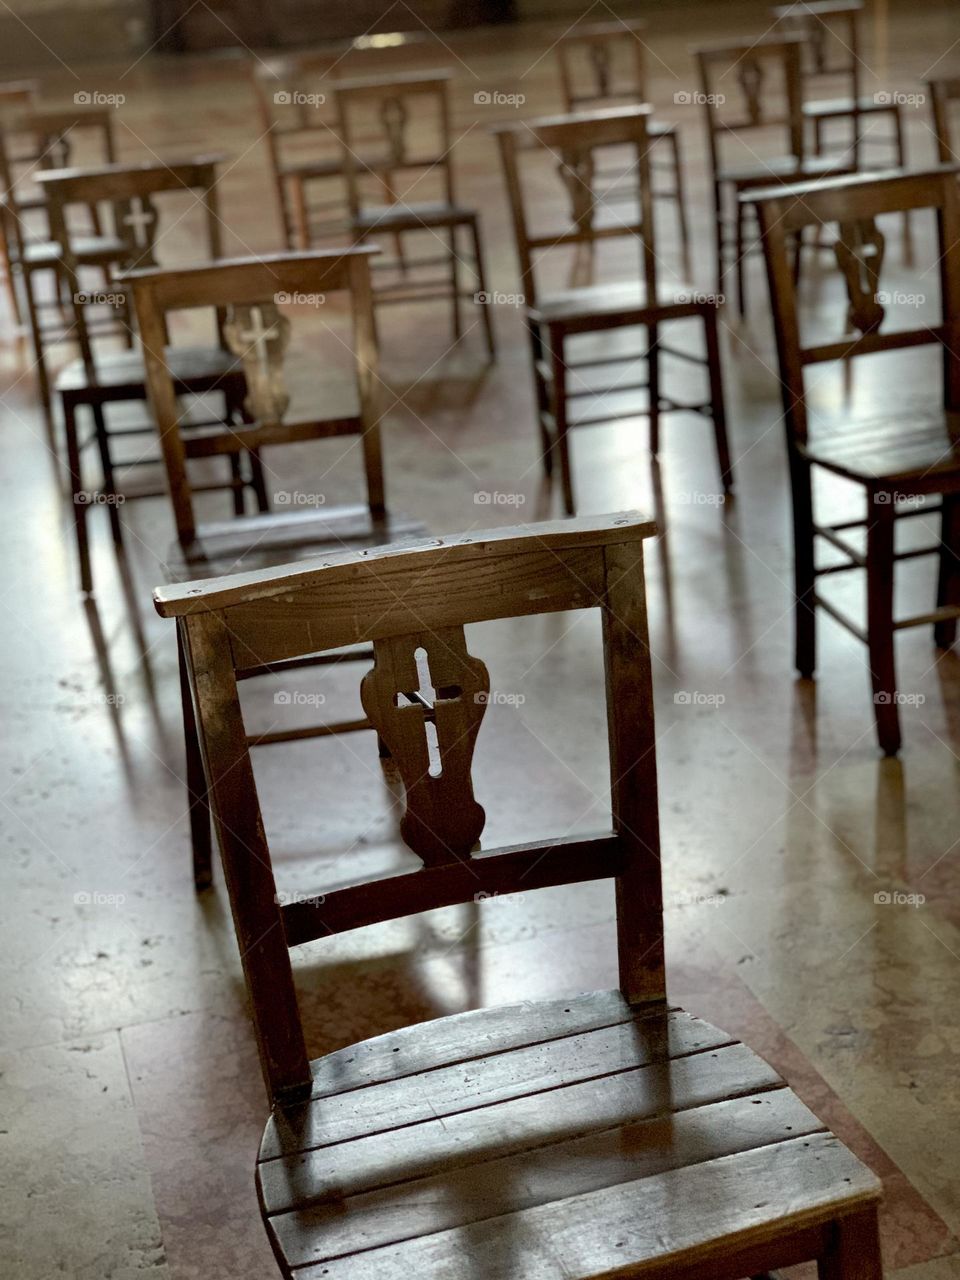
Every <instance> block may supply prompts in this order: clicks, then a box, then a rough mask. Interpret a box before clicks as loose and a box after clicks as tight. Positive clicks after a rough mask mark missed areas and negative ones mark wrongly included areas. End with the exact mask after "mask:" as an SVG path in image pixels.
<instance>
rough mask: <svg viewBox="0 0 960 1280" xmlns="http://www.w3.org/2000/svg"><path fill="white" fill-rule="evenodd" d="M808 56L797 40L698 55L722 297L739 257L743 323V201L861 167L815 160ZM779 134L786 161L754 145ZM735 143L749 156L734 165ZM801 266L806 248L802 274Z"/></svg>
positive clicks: (714, 48)
mask: <svg viewBox="0 0 960 1280" xmlns="http://www.w3.org/2000/svg"><path fill="white" fill-rule="evenodd" d="M805 48H806V42H805V40H804V38H803V37H802V36H796V35H794V36H778V37H769V38H764V39H762V40H757V41H754V42H753V43H752V44H714V45H707V46H704V47H702V48H700V49H696V50H694V56H695V57H696V60H697V66H698V69H699V78H700V98H701V102H702V105H703V112H704V120H705V121H706V126H707V142H708V145H709V152H710V167H711V172H712V181H713V209H714V234H715V243H716V291H717V293H718V294H722V293H723V292H724V288H725V283H724V282H725V280H726V275H727V270H728V259H729V251H730V250H731V249H732V250H733V263H732V265H733V268H734V272H735V275H736V282H737V306H738V309H739V313H740V315H741V316H743V315H745V314H746V284H745V273H744V261H745V258H746V255H747V253H748V252H749V251H750V249H752V248H753V247H754V246H753V244H752V243H748V239H747V230H748V229H747V225H746V218H747V215H748V212H749V205H748V204H747V202H745V201H742V200H741V199H740V196H741V194H742V193H743V192H744V191H749V190H750V189H751V188H753V187H762V186H767V185H769V184H770V183H771V182H796V181H798V180H800V179H802V178H806V177H809V178H819V177H824V176H825V175H827V174H828V173H833V174H836V173H847V172H850V171H851V169H852V167H853V166H852V163H851V162H849V161H844V160H843V159H842V158H840V157H837V156H816V155H815V156H811V155H808V154H807V149H806V130H805V128H804V116H803V78H802V73H801V67H802V64H801V58H802V54H803V51H804V49H805ZM771 77H772V88H771ZM778 81H779V84H778V83H777V82H778ZM774 130H775V131H777V132H783V133H785V138H786V150H785V151H784V152H782V153H780V154H778V155H773V156H761V155H760V154H759V153H758V152H757V151H756V150H755V149H754V148H753V146H752V145H750V143H749V142H748V141H747V138H750V137H756V135H757V134H761V133H769V132H770V131H774ZM733 141H739V142H740V144H741V145H742V146H746V147H747V148H748V156H747V158H741V159H738V160H733V161H731V160H730V158H729V156H728V155H727V152H728V150H729V146H728V145H727V144H730V143H732V142H733ZM758 145H762V143H760V142H759V140H758ZM731 205H732V207H730V206H731ZM799 265H800V256H799V241H798V248H797V258H796V268H795V269H796V270H797V271H799Z"/></svg>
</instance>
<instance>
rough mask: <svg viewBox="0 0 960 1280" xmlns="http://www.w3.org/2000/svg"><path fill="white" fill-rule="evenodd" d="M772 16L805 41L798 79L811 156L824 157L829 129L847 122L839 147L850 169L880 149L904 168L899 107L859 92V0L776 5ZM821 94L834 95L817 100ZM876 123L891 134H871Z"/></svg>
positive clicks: (886, 97)
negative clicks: (883, 121) (809, 128)
mask: <svg viewBox="0 0 960 1280" xmlns="http://www.w3.org/2000/svg"><path fill="white" fill-rule="evenodd" d="M770 12H771V15H772V17H773V18H774V19H775V21H776V22H777V24H778V25H779V26H780V27H781V29H782V30H783V31H786V32H790V33H795V34H797V35H800V36H802V37H803V39H804V40H805V41H806V52H805V55H804V58H803V61H802V65H801V72H800V74H801V77H802V80H803V89H804V103H803V116H804V119H805V120H807V121H808V122H809V123H810V124H811V125H812V127H813V152H814V155H818V156H819V155H823V153H824V150H825V147H826V142H827V138H826V128H827V126H828V125H830V124H831V123H832V122H835V121H837V120H848V121H849V122H850V125H849V130H850V131H849V134H848V135H847V138H846V140H845V141H844V142H843V143H842V145H843V147H844V149H845V152H846V153H847V154H849V155H850V157H851V159H852V162H853V168H854V169H861V168H863V165H864V152H865V151H866V150H867V148H869V147H875V146H878V145H879V146H883V147H886V148H892V149H893V158H894V161H895V163H896V164H897V166H898V167H899V168H901V169H902V168H903V167H904V165H905V164H906V163H907V155H906V140H905V135H904V128H903V108H902V107H901V106H900V104H899V103H898V102H897V101H896V100H895V99H894V98H893V95H892V94H889V93H880V94H874V95H869V94H868V95H864V94H862V93H861V92H860V90H861V81H862V79H863V69H864V65H865V64H864V61H863V56H862V54H861V40H860V16H861V14H862V13H863V0H800V3H792V4H784V5H776V6H775V7H774V8H772V9H771V11H770ZM820 90H824V91H826V92H827V93H830V94H831V95H835V96H830V97H828V98H818V97H815V96H814V95H815V94H816V93H817V92H818V91H820ZM878 118H880V119H884V118H885V119H887V120H889V122H890V123H891V124H892V125H893V132H892V135H889V134H888V135H887V136H886V137H879V138H878V137H875V136H874V135H873V129H872V125H873V121H875V120H877V119H878ZM872 167H873V168H876V167H877V166H876V165H874V166H872Z"/></svg>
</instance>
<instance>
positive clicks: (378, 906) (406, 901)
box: [283, 833, 622, 947]
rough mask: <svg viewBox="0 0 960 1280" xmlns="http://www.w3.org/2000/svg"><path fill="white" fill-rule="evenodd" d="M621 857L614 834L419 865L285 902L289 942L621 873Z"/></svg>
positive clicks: (284, 916) (500, 850)
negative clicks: (480, 898)
mask: <svg viewBox="0 0 960 1280" xmlns="http://www.w3.org/2000/svg"><path fill="white" fill-rule="evenodd" d="M621 861H622V860H621V852H620V841H619V839H618V838H617V837H616V836H615V835H613V834H611V833H608V834H605V835H601V836H597V837H595V838H589V839H585V840H577V839H573V838H568V839H563V840H558V841H556V843H554V844H550V843H539V842H538V843H532V844H526V845H515V846H512V847H509V848H505V849H497V850H494V851H491V852H490V853H489V854H485V855H483V856H477V857H474V858H469V859H467V860H465V861H463V862H451V863H448V864H446V865H444V866H439V867H421V868H420V869H419V870H418V871H411V872H408V873H407V874H403V875H395V876H390V877H388V878H387V879H385V880H377V881H373V882H370V883H361V884H357V885H350V886H349V887H348V888H345V889H337V890H334V891H332V892H328V893H327V894H326V895H325V896H324V898H323V901H322V902H320V901H316V902H314V901H311V902H291V903H288V904H287V905H286V906H285V907H284V908H283V923H284V928H285V929H286V933H287V943H288V945H289V946H291V947H293V946H296V945H298V944H299V943H302V942H309V941H310V940H311V939H313V938H321V937H326V936H328V935H329V934H333V933H341V932H342V931H343V930H345V929H357V928H359V927H361V926H362V925H366V924H373V923H375V922H376V921H378V920H386V919H395V918H397V917H399V916H404V915H412V914H413V913H415V912H419V911H433V910H434V909H435V908H437V907H449V906H453V905H454V904H455V903H458V902H469V901H470V900H471V899H472V898H474V897H475V896H476V895H477V894H478V893H480V892H485V893H490V894H492V893H517V892H519V891H521V890H528V889H546V888H549V887H550V886H552V885H558V884H575V883H579V882H583V881H587V880H602V879H605V878H607V877H612V876H615V875H618V874H619V872H620V870H621Z"/></svg>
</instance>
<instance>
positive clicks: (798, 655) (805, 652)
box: [790, 454, 817, 680]
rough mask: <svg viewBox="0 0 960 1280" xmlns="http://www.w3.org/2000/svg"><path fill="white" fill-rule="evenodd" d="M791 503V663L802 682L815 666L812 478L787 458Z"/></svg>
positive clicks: (798, 461) (793, 458)
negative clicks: (794, 613) (792, 596)
mask: <svg viewBox="0 0 960 1280" xmlns="http://www.w3.org/2000/svg"><path fill="white" fill-rule="evenodd" d="M790 488H791V492H792V499H793V573H794V592H795V594H796V600H795V603H794V609H795V610H796V615H795V630H794V636H795V648H794V661H795V663H796V668H797V671H798V672H799V673H800V675H801V677H802V678H803V679H804V680H809V679H811V678H812V676H813V673H814V671H815V670H816V666H817V619H816V612H815V609H816V606H815V586H816V575H815V572H814V537H813V478H812V476H811V474H810V468H809V466H808V465H807V464H806V463H804V462H803V461H802V460H801V459H799V458H798V457H797V456H796V455H795V454H791V457H790Z"/></svg>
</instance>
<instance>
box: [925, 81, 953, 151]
mask: <svg viewBox="0 0 960 1280" xmlns="http://www.w3.org/2000/svg"><path fill="white" fill-rule="evenodd" d="M927 97H928V98H929V99H930V115H931V121H932V124H933V133H934V137H935V139H936V143H937V155H938V157H939V158H940V160H941V161H942V162H943V164H956V162H957V160H958V159H960V155H958V150H960V144H957V141H956V134H955V129H954V123H953V120H952V119H951V115H952V110H955V109H956V104H957V103H960V76H956V77H944V78H942V79H939V80H928V81H927Z"/></svg>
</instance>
